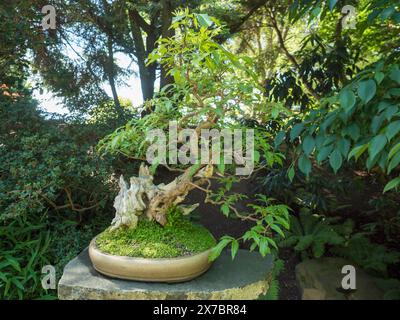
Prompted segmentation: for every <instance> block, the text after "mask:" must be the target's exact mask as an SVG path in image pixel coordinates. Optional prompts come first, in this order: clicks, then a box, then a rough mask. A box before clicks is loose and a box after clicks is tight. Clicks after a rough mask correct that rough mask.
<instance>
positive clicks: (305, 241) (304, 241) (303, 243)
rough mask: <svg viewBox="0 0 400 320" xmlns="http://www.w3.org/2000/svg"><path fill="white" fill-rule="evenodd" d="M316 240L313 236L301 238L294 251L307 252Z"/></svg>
mask: <svg viewBox="0 0 400 320" xmlns="http://www.w3.org/2000/svg"><path fill="white" fill-rule="evenodd" d="M313 240H314V237H313V235H312V234H308V235H306V236H304V237H301V238H300V239H299V242H298V243H297V245H296V246H295V247H294V250H296V251H304V250H306V249H307V248H308V247H310V245H311V244H312V242H313Z"/></svg>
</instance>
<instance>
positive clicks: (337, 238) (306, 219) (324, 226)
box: [279, 209, 352, 259]
mask: <svg viewBox="0 0 400 320" xmlns="http://www.w3.org/2000/svg"><path fill="white" fill-rule="evenodd" d="M329 222H330V219H327V218H324V217H323V216H319V215H315V214H311V213H310V212H309V210H307V209H303V210H301V211H300V213H299V217H295V216H293V215H292V216H290V225H291V228H290V231H287V232H286V234H287V235H286V239H284V240H282V241H280V242H279V245H280V246H282V247H294V250H296V251H298V252H300V254H301V257H302V258H303V259H306V258H310V257H315V258H319V257H322V256H323V255H324V254H325V253H326V252H327V248H328V246H337V245H341V244H342V243H344V241H345V238H344V236H343V235H342V234H341V232H339V230H337V229H335V228H334V227H332V225H330V223H329ZM351 229H352V222H351V221H350V220H347V221H346V222H345V223H344V224H343V225H341V229H340V231H342V232H343V233H350V232H351ZM349 231H350V232H349Z"/></svg>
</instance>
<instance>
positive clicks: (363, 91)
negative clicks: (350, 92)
mask: <svg viewBox="0 0 400 320" xmlns="http://www.w3.org/2000/svg"><path fill="white" fill-rule="evenodd" d="M357 92H358V95H359V97H360V99H361V101H362V102H363V103H364V104H367V103H368V102H369V101H371V99H372V98H373V97H374V96H375V93H376V83H375V81H374V80H371V79H370V80H365V81H361V82H359V83H358V88H357Z"/></svg>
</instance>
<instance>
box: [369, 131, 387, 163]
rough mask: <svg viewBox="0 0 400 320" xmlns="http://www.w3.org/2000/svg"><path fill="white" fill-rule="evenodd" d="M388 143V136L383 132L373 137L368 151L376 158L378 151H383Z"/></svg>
mask: <svg viewBox="0 0 400 320" xmlns="http://www.w3.org/2000/svg"><path fill="white" fill-rule="evenodd" d="M386 143H387V138H386V136H385V135H383V134H380V135H378V136H376V137H374V138H372V140H371V141H370V143H369V147H368V152H369V156H370V157H371V160H372V159H375V157H376V156H377V155H378V153H379V152H381V151H382V149H383V148H384V147H385V145H386Z"/></svg>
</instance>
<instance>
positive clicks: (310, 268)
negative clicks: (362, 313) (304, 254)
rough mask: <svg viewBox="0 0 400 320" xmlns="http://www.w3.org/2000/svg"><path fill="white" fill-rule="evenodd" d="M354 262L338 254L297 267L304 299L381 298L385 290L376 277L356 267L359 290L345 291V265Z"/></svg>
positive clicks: (300, 264) (298, 280)
mask: <svg viewBox="0 0 400 320" xmlns="http://www.w3.org/2000/svg"><path fill="white" fill-rule="evenodd" d="M345 265H353V263H351V262H349V261H347V260H345V259H342V258H335V257H325V258H319V259H310V260H305V261H303V262H301V263H299V264H298V265H297V266H296V279H297V282H298V285H299V289H300V294H301V297H302V300H381V299H383V292H382V291H381V290H380V289H379V288H378V287H377V285H376V283H375V280H376V279H375V278H374V277H372V276H370V275H369V274H367V273H365V271H363V270H362V269H361V268H359V267H357V266H354V267H355V271H356V277H355V279H356V290H352V291H350V292H346V291H344V290H342V289H341V288H342V279H343V277H345V276H346V275H345V274H342V267H343V266H345Z"/></svg>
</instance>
